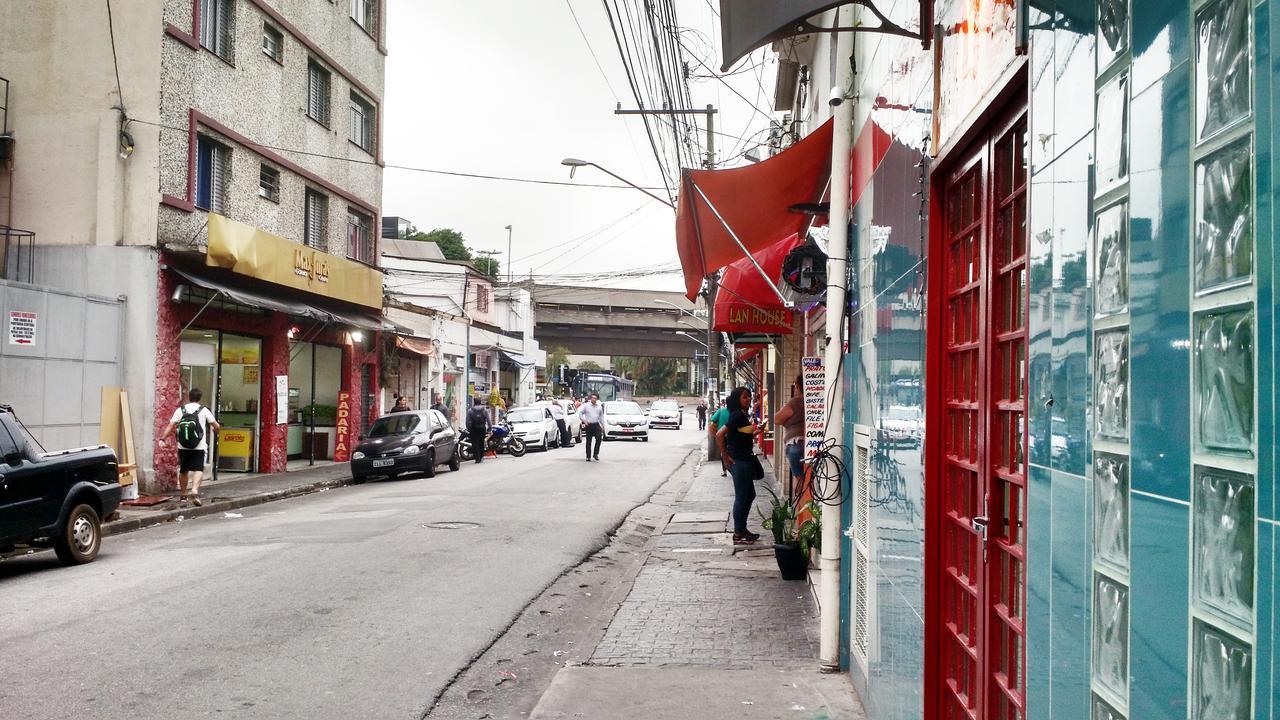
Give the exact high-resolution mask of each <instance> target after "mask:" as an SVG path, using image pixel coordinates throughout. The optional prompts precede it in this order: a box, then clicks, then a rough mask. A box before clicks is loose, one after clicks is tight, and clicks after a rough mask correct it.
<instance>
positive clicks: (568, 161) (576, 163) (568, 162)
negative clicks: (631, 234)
mask: <svg viewBox="0 0 1280 720" xmlns="http://www.w3.org/2000/svg"><path fill="white" fill-rule="evenodd" d="M560 164H561V165H564V166H566V167H568V168H569V177H570V178H572V177H573V174H574V173H575V172H577V171H578V168H580V167H583V166H586V165H590V166H591V167H593V168H595V169H597V170H599V171H600V172H602V173H604V174H605V175H608V176H609V177H611V178H613V179H614V180H617V181H618V182H620V183H623V184H625V185H627V186H629V187H633V188H635V189H636V190H639V191H640V192H642V193H644V194H645V195H648V196H649V197H651V198H653V199H654V200H657V201H658V202H660V203H662V204H663V205H666V206H667V207H669V208H671V209H672V210H675V209H676V206H675V205H672V204H671V201H670V200H663V199H662V198H660V197H658V196H657V195H654V194H653V193H651V192H649V191H648V190H645V189H644V188H642V187H640V186H639V185H637V184H635V183H633V182H631V181H630V180H628V179H626V178H624V177H622V176H621V175H618V174H616V173H612V172H610V171H608V170H606V169H604V168H602V167H600V166H599V165H597V164H595V163H593V162H589V161H587V160H579V159H577V158H565V159H563V160H561V161H560Z"/></svg>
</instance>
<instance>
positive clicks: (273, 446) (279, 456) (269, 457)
mask: <svg viewBox="0 0 1280 720" xmlns="http://www.w3.org/2000/svg"><path fill="white" fill-rule="evenodd" d="M290 327H292V322H291V321H290V319H289V316H288V315H284V314H282V313H272V317H271V322H270V328H269V330H268V331H267V333H266V334H265V336H264V337H263V338H262V359H261V362H262V368H261V369H262V372H261V373H260V374H259V376H258V377H259V383H260V392H261V397H260V404H259V415H258V417H259V423H260V425H261V427H260V428H259V440H258V472H264V473H277V472H284V471H285V465H286V463H287V461H288V457H287V456H288V442H289V425H288V424H287V423H285V424H277V423H276V376H277V375H284V376H286V377H288V375H289V328H290ZM288 401H289V400H288V398H287V397H286V398H285V402H286V403H288Z"/></svg>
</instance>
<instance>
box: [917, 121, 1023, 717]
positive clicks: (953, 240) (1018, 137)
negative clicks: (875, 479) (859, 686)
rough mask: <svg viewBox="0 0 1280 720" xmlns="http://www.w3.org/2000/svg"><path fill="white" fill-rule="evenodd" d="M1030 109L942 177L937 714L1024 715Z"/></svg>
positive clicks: (933, 653)
mask: <svg viewBox="0 0 1280 720" xmlns="http://www.w3.org/2000/svg"><path fill="white" fill-rule="evenodd" d="M1025 144H1026V115H1025V112H1018V113H1016V114H1015V115H1013V116H1012V117H1010V118H1008V119H1007V120H1006V121H1005V122H1004V123H1002V124H1001V125H1000V126H998V127H996V128H994V129H993V131H992V132H991V133H990V134H989V135H988V136H987V137H986V138H984V139H982V140H981V141H979V142H978V143H977V144H976V145H975V146H974V147H973V149H972V150H971V151H970V152H969V154H968V155H967V156H966V157H964V158H962V159H961V161H960V162H959V163H957V164H956V166H955V167H954V169H952V170H951V171H950V172H949V173H948V175H947V177H946V179H945V182H944V184H943V185H942V187H941V188H940V189H941V191H942V193H941V197H942V202H941V208H940V209H941V210H942V218H943V229H942V233H941V237H940V241H941V248H940V250H941V260H942V262H941V267H940V268H939V270H940V272H941V280H940V283H939V285H938V286H936V287H939V288H940V290H941V291H942V298H941V301H940V302H939V303H938V304H937V305H936V306H935V307H937V308H938V312H940V315H941V323H940V327H939V332H936V333H934V335H933V338H934V342H935V343H937V344H938V347H937V348H936V351H935V352H934V353H933V357H935V358H937V359H938V360H939V361H940V363H941V367H940V368H939V374H938V375H937V377H938V378H939V379H940V380H941V382H940V384H939V385H940V387H939V388H938V389H937V390H936V392H934V393H931V395H932V399H931V402H933V403H934V404H935V412H933V413H932V414H931V417H933V418H936V419H937V421H938V422H939V423H940V427H939V428H938V432H940V433H941V436H942V442H941V443H940V445H939V446H938V448H937V449H936V451H935V452H934V453H932V454H931V460H932V462H933V469H932V471H931V474H932V476H933V479H932V487H933V488H936V489H935V492H936V493H937V497H938V498H939V502H940V509H939V515H940V517H938V518H937V520H936V522H935V523H933V524H932V525H931V527H933V528H935V530H936V532H937V533H938V540H937V541H936V542H931V543H929V545H930V546H932V547H933V548H935V549H934V550H933V552H934V553H936V557H935V559H934V561H933V562H931V563H930V567H931V568H933V570H934V571H933V577H932V578H931V579H932V582H933V587H934V588H935V593H937V595H936V602H937V603H938V605H937V612H936V613H935V614H933V615H932V618H933V624H934V625H935V626H934V627H930V628H928V629H927V632H928V642H929V643H930V647H929V656H930V657H931V658H932V662H933V665H932V672H931V673H930V677H931V679H932V682H933V683H936V685H937V687H933V688H930V690H931V693H930V694H931V695H932V698H933V701H932V702H931V703H930V705H931V706H932V707H934V708H937V711H936V716H938V717H942V718H947V719H948V720H950V719H952V718H954V719H957V720H980V719H981V720H1005V719H1006V718H1009V719H1015V718H1016V719H1019V720H1020V719H1021V718H1023V717H1024V716H1025V710H1024V705H1025V698H1026V693H1025V690H1024V675H1025V662H1026V661H1025V654H1026V653H1025V637H1026V625H1025V620H1024V611H1023V609H1024V594H1025V581H1024V578H1025V577H1026V540H1025V532H1024V531H1025V527H1024V518H1025V516H1026V511H1025V508H1026V437H1027V423H1026V412H1027V406H1026V402H1027V400H1026V396H1027V392H1026V389H1027V319H1026V318H1027V230H1026V200H1027V197H1026V192H1027V174H1026V163H1025V159H1026V158H1025Z"/></svg>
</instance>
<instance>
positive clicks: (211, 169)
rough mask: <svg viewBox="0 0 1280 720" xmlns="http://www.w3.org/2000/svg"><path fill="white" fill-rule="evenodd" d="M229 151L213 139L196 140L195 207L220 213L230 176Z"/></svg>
mask: <svg viewBox="0 0 1280 720" xmlns="http://www.w3.org/2000/svg"><path fill="white" fill-rule="evenodd" d="M230 166H231V150H230V149H229V148H227V146H225V145H223V144H222V143H219V142H218V141H216V140H214V139H213V138H209V137H205V136H204V135H200V136H198V137H197V138H196V207H198V208H200V209H202V210H208V211H209V212H216V213H222V212H223V209H224V205H225V201H226V195H227V179H228V177H229V176H230V174H231V173H230Z"/></svg>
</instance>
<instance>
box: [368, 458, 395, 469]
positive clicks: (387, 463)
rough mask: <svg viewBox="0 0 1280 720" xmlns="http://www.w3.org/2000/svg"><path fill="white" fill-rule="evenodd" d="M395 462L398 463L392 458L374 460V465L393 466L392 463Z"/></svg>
mask: <svg viewBox="0 0 1280 720" xmlns="http://www.w3.org/2000/svg"><path fill="white" fill-rule="evenodd" d="M395 464H396V461H395V460H394V459H392V458H387V459H386V460H374V461H373V466H374V467H391V466H392V465H395Z"/></svg>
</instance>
